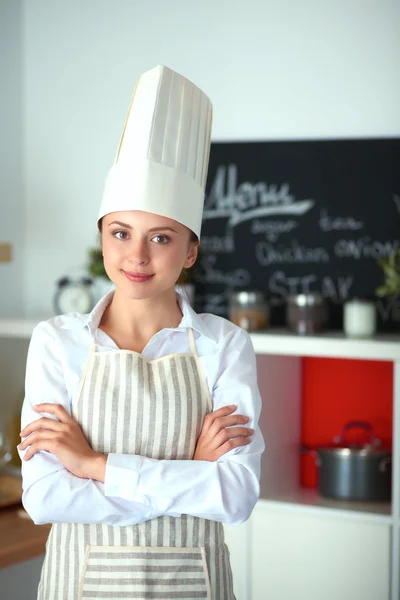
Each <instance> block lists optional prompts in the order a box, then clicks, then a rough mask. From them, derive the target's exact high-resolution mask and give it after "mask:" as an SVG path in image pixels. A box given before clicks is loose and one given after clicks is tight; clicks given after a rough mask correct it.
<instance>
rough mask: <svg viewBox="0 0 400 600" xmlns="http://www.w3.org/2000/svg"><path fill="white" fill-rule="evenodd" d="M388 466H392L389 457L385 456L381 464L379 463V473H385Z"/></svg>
mask: <svg viewBox="0 0 400 600" xmlns="http://www.w3.org/2000/svg"><path fill="white" fill-rule="evenodd" d="M389 464H392V457H391V456H386V457H385V458H382V460H381V462H380V463H379V470H380V471H381V473H384V472H385V471H386V468H387V466H388V465H389Z"/></svg>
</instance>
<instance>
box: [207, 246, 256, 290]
mask: <svg viewBox="0 0 400 600" xmlns="http://www.w3.org/2000/svg"><path fill="white" fill-rule="evenodd" d="M215 262H216V256H215V255H212V254H211V255H210V256H204V257H202V258H201V259H200V262H199V265H198V267H197V269H196V281H198V282H200V283H219V284H222V285H227V286H229V287H239V288H240V287H244V286H246V285H248V284H249V283H250V282H251V275H250V273H249V271H246V270H245V269H235V270H234V271H222V270H221V269H215V268H214V265H215Z"/></svg>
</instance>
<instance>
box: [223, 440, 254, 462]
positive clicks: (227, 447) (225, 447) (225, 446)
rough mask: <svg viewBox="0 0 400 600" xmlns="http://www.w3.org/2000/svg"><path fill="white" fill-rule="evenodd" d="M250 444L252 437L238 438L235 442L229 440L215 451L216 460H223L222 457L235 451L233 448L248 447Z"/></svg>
mask: <svg viewBox="0 0 400 600" xmlns="http://www.w3.org/2000/svg"><path fill="white" fill-rule="evenodd" d="M250 442H251V437H238V438H235V439H234V440H228V441H227V442H225V444H222V446H220V447H219V448H218V449H217V450H215V452H214V454H215V455H216V458H215V459H214V460H218V459H219V458H221V456H223V455H224V454H226V453H227V452H229V451H230V450H233V448H238V447H239V446H247V444H250Z"/></svg>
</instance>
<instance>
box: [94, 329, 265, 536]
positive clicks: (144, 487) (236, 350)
mask: <svg viewBox="0 0 400 600" xmlns="http://www.w3.org/2000/svg"><path fill="white" fill-rule="evenodd" d="M219 357H220V359H219V361H220V364H219V369H218V372H217V377H216V382H215V384H214V386H213V390H212V401H213V410H217V409H218V408H222V407H223V406H226V405H230V404H234V405H237V410H236V412H237V413H239V414H243V415H246V416H248V417H250V420H249V423H248V424H247V426H248V427H252V428H253V429H254V430H255V432H254V434H253V438H252V441H251V442H250V444H248V445H246V446H241V447H238V448H235V449H233V450H231V451H230V452H228V453H227V454H225V455H224V456H222V457H221V458H220V459H219V460H218V461H216V462H209V461H195V460H155V459H151V458H146V457H135V456H130V455H127V454H125V455H124V454H114V453H112V454H109V455H108V459H107V465H106V475H105V484H104V485H105V494H106V496H107V497H113V498H123V499H125V500H133V501H135V500H136V499H139V498H140V499H143V498H145V499H146V502H147V503H148V505H149V506H150V507H151V510H152V512H153V513H154V514H160V513H162V514H167V515H171V516H180V515H181V514H189V515H193V516H196V517H203V518H206V519H211V520H215V521H222V522H225V523H231V524H235V523H242V522H243V521H245V520H246V519H248V517H249V516H250V514H251V512H252V510H253V508H254V506H255V504H256V501H257V499H258V496H259V479H260V459H261V454H262V452H263V450H264V440H263V437H262V434H261V431H260V428H259V425H258V420H259V416H260V411H261V398H260V394H259V390H258V386H257V370H256V358H255V353H254V349H253V345H252V342H251V338H250V336H249V334H248V333H247V332H246V331H244V330H242V329H239V328H234V329H232V330H231V331H229V333H228V334H227V335H226V336H225V337H224V341H223V344H222V346H221V348H220V350H219Z"/></svg>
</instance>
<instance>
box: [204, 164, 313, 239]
mask: <svg viewBox="0 0 400 600" xmlns="http://www.w3.org/2000/svg"><path fill="white" fill-rule="evenodd" d="M237 180H238V174H237V166H236V165H229V167H228V169H227V168H226V167H225V166H223V165H221V166H219V167H218V169H217V173H216V176H215V179H214V181H213V183H212V186H211V190H210V193H209V194H208V196H207V197H206V199H205V203H204V211H203V220H207V219H219V218H228V219H229V221H228V224H229V225H230V226H232V227H233V226H235V225H237V224H238V223H241V222H243V221H247V220H249V219H254V218H256V217H262V216H269V215H276V214H292V215H303V214H304V213H306V212H308V211H309V210H310V209H311V208H312V207H313V206H314V204H315V201H314V200H311V199H306V200H302V201H297V202H296V201H295V199H294V196H292V195H291V194H290V193H289V190H290V186H289V184H288V183H282V184H281V185H277V184H270V185H267V183H265V182H263V181H260V182H258V183H255V184H253V183H250V182H248V181H245V182H243V183H241V184H240V185H238V183H237Z"/></svg>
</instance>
